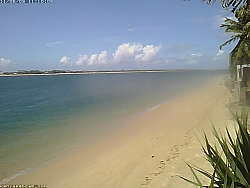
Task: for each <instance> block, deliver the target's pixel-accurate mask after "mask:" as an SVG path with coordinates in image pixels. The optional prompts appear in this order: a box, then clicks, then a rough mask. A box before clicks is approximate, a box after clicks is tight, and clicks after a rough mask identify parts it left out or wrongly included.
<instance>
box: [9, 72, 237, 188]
mask: <svg viewBox="0 0 250 188" xmlns="http://www.w3.org/2000/svg"><path fill="white" fill-rule="evenodd" d="M224 82H225V76H222V77H216V78H213V79H211V80H210V82H209V83H208V84H206V85H204V86H202V87H201V88H199V89H197V90H194V91H192V92H189V93H183V95H181V96H180V97H178V98H175V99H173V100H171V101H170V102H168V103H165V104H163V105H161V106H159V107H157V108H156V109H154V110H152V111H150V112H148V113H146V114H145V115H143V116H140V117H138V118H136V119H134V120H133V121H131V122H128V123H127V125H126V126H124V127H123V128H120V129H119V130H114V131H113V132H110V134H109V135H108V136H106V137H105V138H100V140H98V141H96V142H94V143H92V144H91V145H88V146H84V147H83V146H82V147H78V148H76V149H75V150H74V151H72V152H69V153H67V154H65V155H63V156H60V157H58V158H56V159H54V160H53V161H51V162H49V163H47V164H45V165H43V166H41V167H38V168H37V169H34V170H32V171H29V172H27V173H26V174H24V175H22V176H19V177H17V178H16V179H14V180H13V181H11V182H9V184H43V185H47V186H48V187H49V188H59V187H83V188H97V187H98V188H101V187H103V188H106V187H107V188H110V187H112V188H116V187H117V188H120V187H121V188H123V187H124V188H125V187H126V188H128V187H152V188H154V187H157V188H159V187H167V188H176V187H193V186H192V185H190V184H189V183H187V182H185V181H183V180H181V179H180V178H179V177H178V176H177V175H181V176H184V177H187V178H191V177H192V175H191V172H190V170H189V169H188V167H187V165H186V164H185V162H188V163H191V164H195V165H197V166H203V167H206V166H207V164H206V163H205V159H204V158H203V157H204V156H203V154H202V151H201V148H200V143H199V141H198V138H197V137H196V136H195V134H197V135H200V134H201V132H202V131H203V130H204V131H205V132H207V133H208V135H211V129H212V124H211V121H212V122H213V124H214V125H215V126H216V127H218V128H220V127H221V128H222V129H223V128H224V127H225V126H232V124H233V123H232V116H231V114H230V112H229V110H228V108H227V107H226V104H228V103H229V98H230V97H231V94H230V92H229V89H228V88H227V87H226V86H225V85H224ZM198 137H199V136H198Z"/></svg>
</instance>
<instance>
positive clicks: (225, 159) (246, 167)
mask: <svg viewBox="0 0 250 188" xmlns="http://www.w3.org/2000/svg"><path fill="white" fill-rule="evenodd" d="M235 118H236V121H237V124H238V130H236V128H235V132H236V136H235V135H233V136H232V133H230V132H229V131H228V129H226V136H223V135H222V134H219V133H218V131H217V130H216V129H215V128H214V131H213V134H214V137H215V138H216V140H217V141H218V143H219V146H220V148H217V146H216V145H214V146H213V145H211V144H210V142H209V140H208V138H207V136H206V134H204V140H205V146H202V149H203V152H204V154H205V156H206V159H207V161H208V162H209V163H210V164H211V165H212V167H213V172H212V173H210V172H208V171H206V170H203V169H201V168H199V167H194V166H191V165H189V164H188V166H189V168H190V170H191V172H192V174H193V176H194V180H193V181H192V180H188V179H186V178H184V177H181V178H182V179H184V180H186V181H188V182H189V183H192V184H193V185H195V186H198V187H200V188H203V187H207V188H240V187H241V188H250V158H249V157H250V135H249V133H248V131H247V120H248V113H247V112H246V110H243V111H242V115H241V117H239V116H238V115H237V114H236V115H235ZM197 174H201V175H202V176H203V177H206V178H208V179H209V181H210V182H209V183H208V184H207V185H203V184H202V183H201V179H200V178H199V177H198V175H197Z"/></svg>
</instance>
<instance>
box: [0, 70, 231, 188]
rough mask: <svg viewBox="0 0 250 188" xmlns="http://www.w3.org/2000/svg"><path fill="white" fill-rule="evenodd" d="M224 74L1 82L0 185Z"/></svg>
mask: <svg viewBox="0 0 250 188" xmlns="http://www.w3.org/2000/svg"><path fill="white" fill-rule="evenodd" d="M222 74H227V71H224V72H223V71H186V72H184V71H183V72H161V73H127V74H121V73H120V74H86V75H57V76H13V77H0V104H1V107H0V161H1V163H0V184H1V183H6V182H8V181H9V180H11V179H13V178H15V177H16V176H17V175H21V174H23V173H25V172H26V171H27V170H29V169H32V168H34V167H36V166H39V165H41V164H43V163H45V162H48V161H50V160H52V159H53V158H54V157H56V156H59V155H61V154H62V153H65V152H67V151H69V150H71V149H72V148H75V147H77V146H79V145H87V144H88V143H90V142H91V141H93V140H95V138H97V137H98V136H100V135H102V134H105V133H107V132H108V131H111V130H112V129H117V128H119V127H121V126H124V125H125V124H124V122H126V121H128V120H131V119H133V118H136V117H138V116H139V115H142V114H143V113H146V112H147V111H150V110H152V109H154V107H156V106H158V105H160V104H163V103H165V102H167V101H169V100H171V99H173V98H175V97H177V96H178V95H181V94H183V93H184V92H186V91H188V90H191V89H194V88H197V87H199V86H201V85H204V84H206V82H207V81H209V80H211V79H212V77H213V76H218V75H222Z"/></svg>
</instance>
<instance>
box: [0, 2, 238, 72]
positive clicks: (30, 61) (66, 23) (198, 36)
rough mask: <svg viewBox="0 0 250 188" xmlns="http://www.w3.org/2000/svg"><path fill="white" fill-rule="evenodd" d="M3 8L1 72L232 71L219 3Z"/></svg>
mask: <svg viewBox="0 0 250 188" xmlns="http://www.w3.org/2000/svg"><path fill="white" fill-rule="evenodd" d="M51 1H53V3H47V4H42V3H23V4H22V3H15V4H13V3H12V4H10V3H8V4H7V3H0V71H17V70H23V69H25V70H53V69H60V70H121V69H218V68H228V65H229V63H228V54H229V52H230V51H231V50H232V48H233V47H234V45H230V46H227V47H225V48H223V49H222V50H219V46H220V44H222V43H223V42H224V41H226V40H227V39H229V37H230V34H226V33H225V31H224V30H223V29H221V28H220V27H219V26H220V24H221V23H223V21H224V19H225V17H232V16H233V15H232V14H230V13H229V12H228V11H226V10H223V8H222V7H221V4H220V1H219V0H217V1H216V2H215V3H212V4H211V5H207V4H206V2H201V0H190V1H183V0H51Z"/></svg>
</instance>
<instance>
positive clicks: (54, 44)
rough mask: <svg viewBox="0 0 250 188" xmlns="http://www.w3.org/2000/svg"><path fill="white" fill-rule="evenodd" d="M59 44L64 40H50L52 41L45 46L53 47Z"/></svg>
mask: <svg viewBox="0 0 250 188" xmlns="http://www.w3.org/2000/svg"><path fill="white" fill-rule="evenodd" d="M59 44H63V42H50V43H47V44H45V46H47V47H52V48H53V47H55V46H57V45H59Z"/></svg>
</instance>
